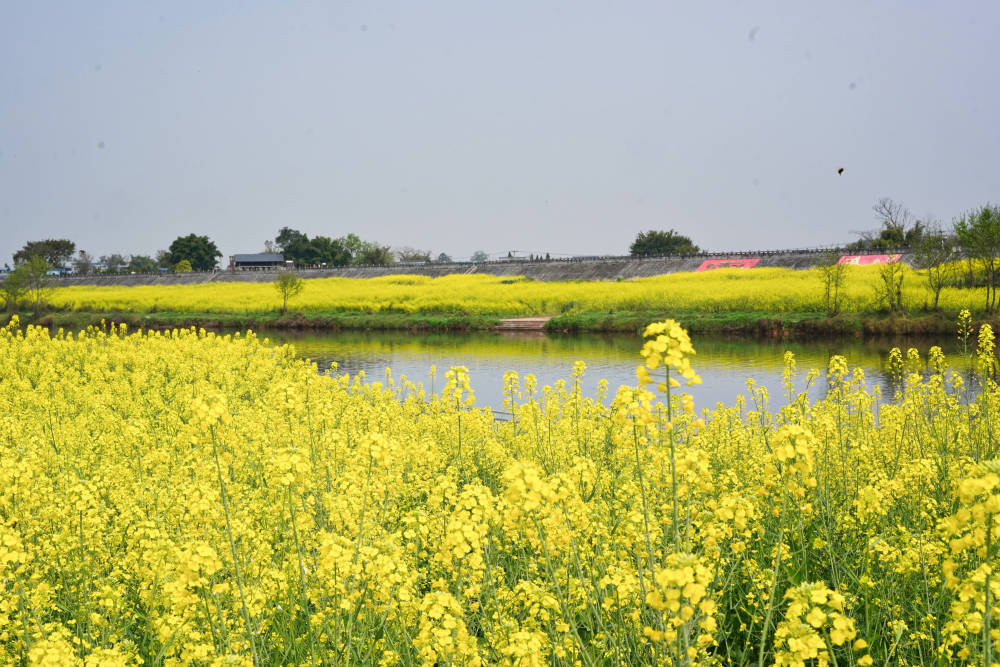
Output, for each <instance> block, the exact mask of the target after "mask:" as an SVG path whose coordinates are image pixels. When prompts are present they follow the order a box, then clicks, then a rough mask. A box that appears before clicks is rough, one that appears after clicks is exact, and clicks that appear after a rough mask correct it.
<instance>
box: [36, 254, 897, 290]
mask: <svg viewBox="0 0 1000 667" xmlns="http://www.w3.org/2000/svg"><path fill="white" fill-rule="evenodd" d="M901 254H902V257H901V259H900V261H902V262H905V263H910V259H911V257H910V255H909V254H908V253H906V252H905V251H902V253H901ZM879 256H881V255H879ZM870 257H872V258H874V257H875V255H870ZM822 258H823V253H821V252H816V251H806V250H803V251H790V252H784V251H756V252H744V253H725V254H722V253H716V254H710V255H696V256H691V257H651V258H636V257H593V258H573V259H556V260H546V261H525V260H507V261H494V262H482V263H479V264H469V263H453V264H437V263H433V264H394V265H392V266H356V267H343V268H330V269H301V270H299V271H298V273H299V274H300V275H301V276H302V277H303V278H376V277H379V276H390V275H400V274H414V275H421V276H430V277H433V278H436V277H439V276H446V275H451V274H474V273H480V274H488V275H494V276H524V277H526V278H531V279H532V280H539V281H567V280H618V279H619V278H621V279H623V280H627V279H629V278H645V277H649V276H659V275H664V274H668V273H679V272H682V271H697V270H698V268H699V267H701V266H702V264H703V263H705V262H706V260H725V259H733V260H755V259H756V260H759V261H758V262H757V263H756V264H755V266H756V267H758V268H763V267H783V268H788V269H808V268H812V267H814V266H816V265H817V264H818V263H819V262H820V261H821V259H822ZM865 263H867V262H865ZM275 275H276V271H215V272H204V273H199V272H194V273H151V274H132V275H116V276H69V277H64V278H58V279H56V281H55V282H56V284H57V285H60V286H70V285H125V286H130V285H193V284H200V283H208V282H271V281H273V280H274V279H275Z"/></svg>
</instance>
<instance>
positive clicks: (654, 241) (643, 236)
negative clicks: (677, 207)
mask: <svg viewBox="0 0 1000 667" xmlns="http://www.w3.org/2000/svg"><path fill="white" fill-rule="evenodd" d="M698 252H699V248H698V246H696V245H695V244H694V243H692V242H691V239H690V238H688V237H687V236H683V235H681V234H678V233H677V232H675V231H674V230H673V229H671V230H669V231H666V232H663V231H658V230H653V229H651V230H649V231H648V232H639V234H638V235H637V236H636V237H635V241H633V242H632V245H631V246H629V254H630V255H632V256H633V257H648V256H653V255H694V254H696V253H698Z"/></svg>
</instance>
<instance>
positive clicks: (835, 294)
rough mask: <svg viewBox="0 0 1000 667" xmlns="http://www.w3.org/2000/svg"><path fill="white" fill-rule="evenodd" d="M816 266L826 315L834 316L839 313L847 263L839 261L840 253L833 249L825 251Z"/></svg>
mask: <svg viewBox="0 0 1000 667" xmlns="http://www.w3.org/2000/svg"><path fill="white" fill-rule="evenodd" d="M817 268H818V269H819V276H820V280H821V281H822V283H823V305H824V306H825V307H826V316H827V317H834V316H836V315H838V314H839V313H840V290H841V288H842V287H843V285H844V278H845V277H846V275H847V265H846V264H841V263H840V253H839V252H836V251H834V252H828V253H825V254H824V255H823V257H822V259H821V261H820V263H819V265H818V266H817Z"/></svg>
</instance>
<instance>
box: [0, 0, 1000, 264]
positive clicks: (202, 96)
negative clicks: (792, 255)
mask: <svg viewBox="0 0 1000 667" xmlns="http://www.w3.org/2000/svg"><path fill="white" fill-rule="evenodd" d="M998 37H1000V3H997V2H994V1H987V0H984V1H981V2H954V3H952V2H934V3H931V2H918V1H914V0H905V1H899V2H855V1H852V0H840V1H838V2H836V3H833V2H828V3H822V4H820V3H804V2H799V1H795V2H761V3H751V2H733V3H721V2H689V3H670V2H660V1H656V2H590V1H586V0H577V1H574V2H548V1H544V0H531V1H526V2H522V1H517V0H514V1H510V0H508V1H504V2H495V1H494V2H469V1H468V0H462V1H458V0H456V1H454V2H437V1H435V0H427V1H425V2H412V1H410V2H298V1H291V2H281V3H278V2H273V3H262V2H201V1H199V2H178V1H172V2H161V3H157V2H141V3H138V2H125V1H121V2H109V1H103V0H102V1H100V2H61V3H53V2H44V1H36V0H32V1H30V2H15V1H14V0H0V230H2V234H0V264H2V262H5V261H10V255H11V254H12V253H13V252H14V251H15V250H16V249H17V248H19V247H20V246H21V245H23V243H24V242H25V241H27V240H30V239H39V238H46V237H68V238H71V239H73V240H74V241H76V243H77V245H78V246H79V247H81V248H84V249H86V250H88V251H89V252H91V253H92V254H93V255H95V256H97V255H100V254H106V253H110V252H123V253H142V254H152V253H153V252H154V251H156V250H157V249H158V248H165V247H166V246H168V245H169V244H170V242H171V241H172V240H173V239H174V238H175V237H176V236H178V235H183V234H188V233H191V232H197V233H199V234H207V235H208V236H210V237H211V238H213V239H214V240H215V241H216V243H217V244H218V246H219V249H220V250H221V251H222V252H223V254H224V255H229V254H231V253H235V252H253V251H259V250H260V249H261V248H262V246H263V243H264V241H265V240H266V239H269V238H273V237H274V236H275V234H276V233H277V230H278V228H279V227H282V226H285V225H288V226H290V227H293V228H297V229H300V230H302V231H304V232H306V233H308V234H310V235H314V234H325V235H328V236H334V237H335V236H340V235H343V234H346V233H348V232H355V233H357V234H358V235H359V236H361V237H362V238H366V239H371V240H376V241H379V242H382V243H385V244H390V245H393V246H402V245H407V246H414V247H418V248H424V249H429V250H432V251H433V252H434V254H437V253H439V252H447V253H449V254H452V255H454V256H455V257H461V256H468V255H470V254H471V253H472V252H473V251H474V250H477V249H482V250H485V251H487V252H489V253H503V254H506V252H507V251H508V250H524V251H529V252H542V253H544V252H551V253H553V254H556V253H567V254H605V253H614V254H617V253H624V252H626V249H627V247H628V245H629V243H630V242H631V241H632V239H633V238H634V237H635V234H636V233H637V232H638V231H640V230H645V229H669V228H675V229H677V230H678V231H680V232H682V233H684V234H688V235H690V236H691V237H692V238H693V240H694V241H695V242H696V243H698V244H700V245H701V246H703V247H706V248H708V249H712V250H727V249H739V248H763V247H775V248H780V247H793V246H813V245H821V244H828V243H833V242H838V241H842V240H850V239H853V238H855V237H854V236H853V235H852V234H851V231H853V230H862V229H870V228H873V227H875V226H876V223H875V221H874V219H873V217H872V214H871V205H872V203H874V201H875V200H876V199H878V198H879V197H882V196H889V197H893V198H895V199H897V200H899V201H902V202H904V203H905V204H906V205H907V206H909V207H910V208H911V209H912V210H913V212H914V213H915V214H917V215H919V216H923V215H926V214H930V215H933V216H936V217H938V218H941V219H943V220H945V221H950V220H951V219H952V218H953V217H954V216H956V215H958V214H960V213H961V212H963V211H965V210H967V209H969V208H971V207H973V206H978V205H981V204H983V203H986V202H987V201H991V200H992V201H993V202H995V203H997V202H1000V128H998V123H1000V86H998V85H997V84H998V82H1000V67H998V62H1000V51H998V44H1000V40H998ZM838 167H844V169H845V171H844V173H843V175H838V174H837V171H836V170H837V168H838Z"/></svg>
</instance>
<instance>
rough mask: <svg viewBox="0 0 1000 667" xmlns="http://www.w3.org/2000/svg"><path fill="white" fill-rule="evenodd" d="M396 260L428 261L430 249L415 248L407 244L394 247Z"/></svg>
mask: <svg viewBox="0 0 1000 667" xmlns="http://www.w3.org/2000/svg"><path fill="white" fill-rule="evenodd" d="M395 253H396V261H399V262H429V261H431V251H430V250H417V249H416V248H411V247H409V246H403V247H401V248H396V249H395Z"/></svg>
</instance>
